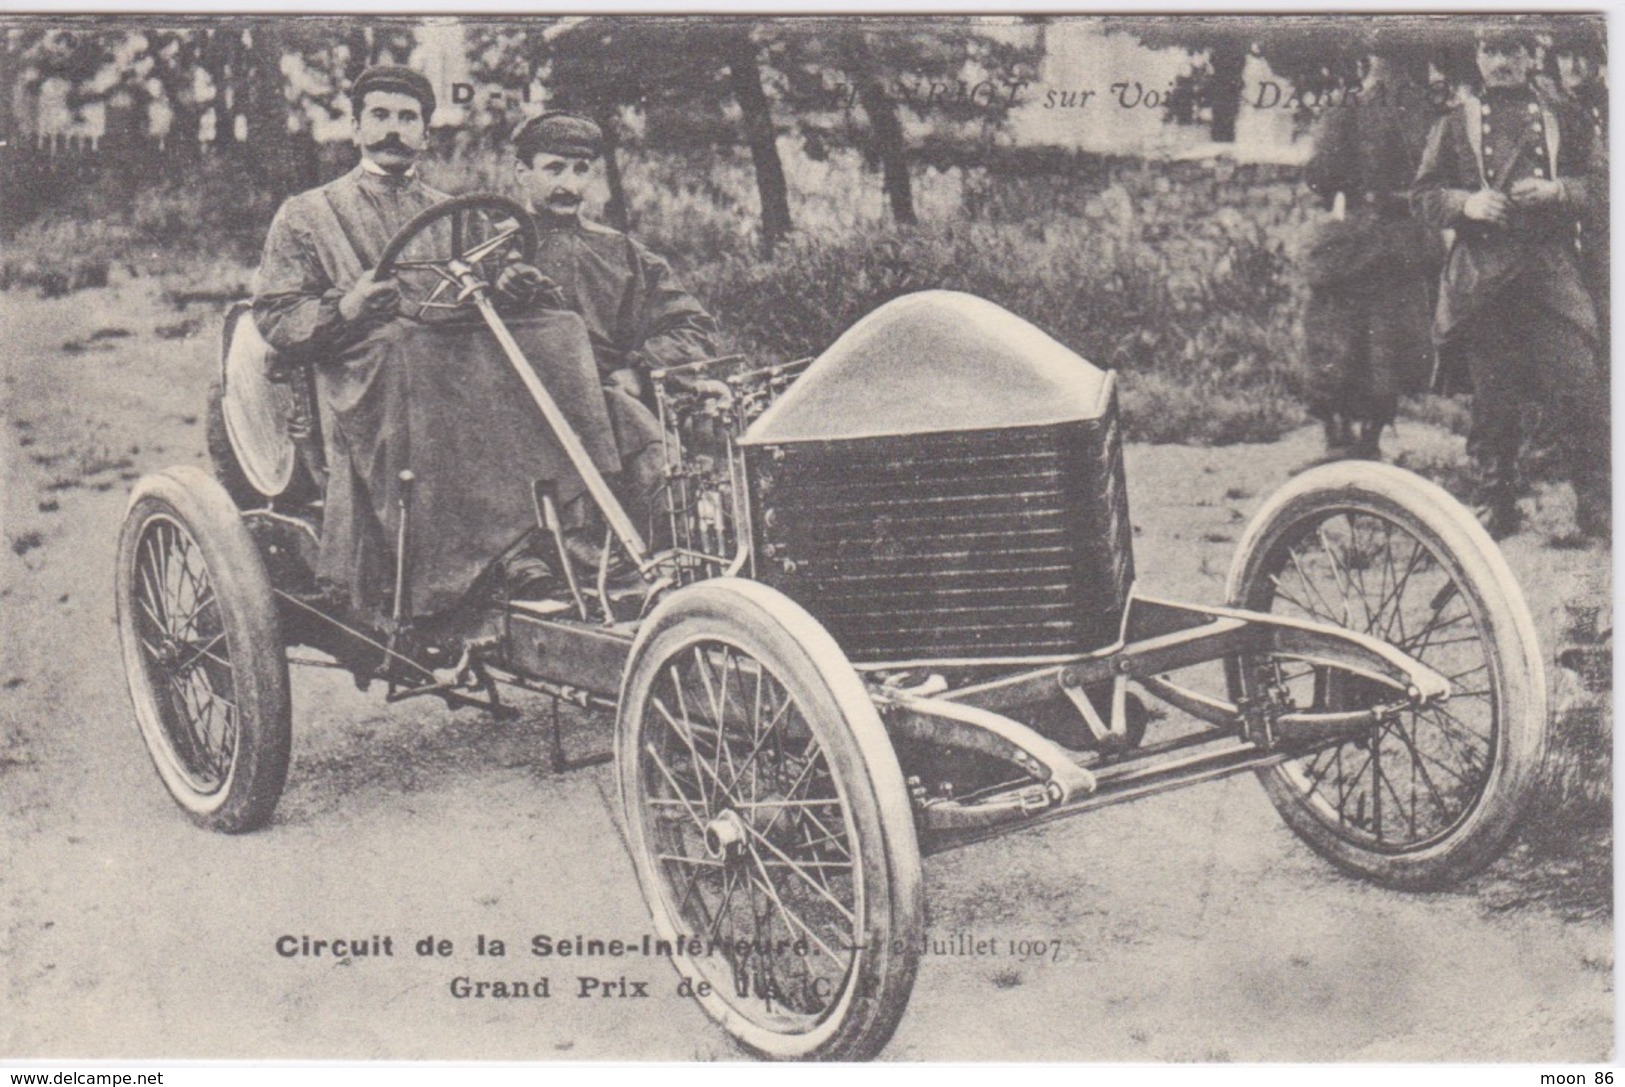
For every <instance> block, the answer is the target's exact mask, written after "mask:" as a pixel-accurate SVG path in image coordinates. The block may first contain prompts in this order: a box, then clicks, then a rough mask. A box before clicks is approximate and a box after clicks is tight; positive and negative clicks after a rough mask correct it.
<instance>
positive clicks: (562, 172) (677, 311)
mask: <svg viewBox="0 0 1625 1087" xmlns="http://www.w3.org/2000/svg"><path fill="white" fill-rule="evenodd" d="M513 146H514V155H515V158H516V159H517V162H516V163H515V175H516V177H517V179H518V181H519V187H520V189H521V191H522V192H523V194H524V197H525V202H526V205H527V206H528V207H529V208H530V210H531V213H532V214H533V215H534V216H535V219H536V226H537V229H538V234H539V236H540V242H539V244H538V245H537V248H536V264H535V266H534V267H533V266H530V265H514V266H511V267H510V268H509V269H508V270H507V271H506V272H505V273H504V274H503V275H502V276H501V277H500V278H499V279H498V281H497V287H498V289H499V290H501V291H504V292H506V293H508V294H510V295H515V296H525V295H528V294H529V293H530V292H532V291H534V290H535V289H536V288H537V287H539V286H544V285H546V286H552V287H555V288H556V294H554V292H547V293H548V294H551V295H553V297H562V300H563V303H564V305H565V307H566V308H568V309H570V310H573V311H574V312H576V313H578V314H580V316H581V317H582V319H583V320H584V321H585V323H586V325H587V332H588V335H589V337H590V338H591V341H592V350H593V356H594V358H595V360H596V362H597V364H598V371H599V376H600V378H601V379H602V381H603V382H604V385H605V396H606V398H607V400H608V407H609V417H610V422H611V424H612V426H613V428H614V431H615V434H614V439H615V444H616V447H617V448H618V450H619V452H620V455H621V461H622V464H623V466H624V468H623V471H622V475H621V479H620V481H619V482H620V486H619V488H618V489H619V490H620V492H621V498H622V500H623V502H625V504H626V506H627V509H628V512H629V513H630V514H631V515H632V517H633V518H634V520H636V521H638V522H639V523H640V528H641V527H643V526H644V525H645V524H647V523H649V520H650V517H651V515H652V514H653V512H654V510H653V499H654V492H655V490H656V489H657V488H658V486H659V484H660V482H661V451H660V441H661V435H660V428H659V424H658V423H657V422H656V420H655V418H654V415H653V413H652V412H650V411H649V409H648V408H647V407H646V406H645V405H644V404H643V403H642V402H641V401H640V400H639V399H638V394H639V391H640V390H641V389H642V388H643V382H644V380H645V379H644V376H643V375H644V374H645V373H646V372H647V371H649V370H654V369H660V368H662V367H671V366H678V365H681V364H683V363H687V362H694V361H697V360H699V359H704V358H710V357H712V356H714V355H715V353H716V352H715V348H714V345H713V337H714V335H715V333H716V324H715V322H714V321H713V320H712V319H711V316H710V315H709V314H708V313H706V311H705V308H704V307H703V306H701V305H700V304H699V302H697V301H695V299H694V297H693V296H692V295H690V294H689V293H688V292H687V291H685V290H684V289H683V288H682V286H681V285H680V284H679V283H678V282H677V278H676V276H675V275H674V274H673V273H672V270H671V266H670V265H669V264H667V263H666V261H665V260H663V259H662V258H661V257H659V256H657V255H656V254H655V253H653V252H652V251H650V250H649V249H648V248H647V247H646V246H644V245H643V244H642V243H641V242H639V241H637V240H636V239H634V238H631V237H629V236H627V235H626V234H623V233H621V232H620V231H618V230H614V229H611V228H610V227H607V226H604V225H602V224H600V223H595V222H593V221H591V220H589V219H585V218H583V217H582V215H581V206H582V202H583V200H584V198H585V196H586V194H587V192H588V190H589V189H590V188H591V187H592V186H593V185H594V184H595V183H596V182H597V181H598V180H599V178H600V177H601V176H602V173H603V153H604V134H603V131H602V130H601V129H600V128H599V127H598V125H597V124H596V123H594V122H593V121H592V120H590V119H588V118H586V117H582V116H580V115H578V114H574V113H569V112H566V111H562V110H554V111H550V112H547V113H543V114H541V115H539V116H536V117H532V118H530V119H528V120H527V121H525V122H523V123H522V124H521V125H520V126H519V127H518V128H517V129H516V130H515V131H514V135H513ZM697 384H698V385H699V386H701V387H702V388H703V389H704V390H705V391H708V392H711V393H714V394H715V395H717V396H719V397H726V396H727V395H728V390H727V386H726V385H724V384H723V383H721V382H715V381H710V382H699V383H697Z"/></svg>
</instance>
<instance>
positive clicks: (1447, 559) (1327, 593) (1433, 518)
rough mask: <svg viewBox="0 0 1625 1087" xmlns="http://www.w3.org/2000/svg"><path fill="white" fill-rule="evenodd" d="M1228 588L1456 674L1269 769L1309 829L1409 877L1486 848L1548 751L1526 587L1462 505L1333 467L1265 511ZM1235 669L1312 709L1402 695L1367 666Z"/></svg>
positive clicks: (1392, 879) (1337, 856)
mask: <svg viewBox="0 0 1625 1087" xmlns="http://www.w3.org/2000/svg"><path fill="white" fill-rule="evenodd" d="M1230 598H1231V600H1232V601H1233V602H1235V603H1236V604H1238V605H1239V606H1241V607H1244V608H1248V609H1250V610H1254V611H1266V612H1274V613H1278V614H1282V615H1287V616H1291V617H1295V618H1301V619H1309V620H1313V621H1315V622H1319V623H1325V624H1328V625H1333V626H1339V627H1344V628H1346V629H1349V630H1352V631H1356V632H1359V633H1361V634H1367V635H1370V636H1372V637H1375V638H1378V639H1380V640H1382V641H1385V642H1387V643H1389V644H1390V645H1393V646H1395V647H1397V648H1399V649H1401V650H1403V651H1404V652H1406V653H1407V654H1409V655H1410V656H1412V657H1414V658H1415V659H1417V660H1419V661H1421V662H1422V663H1424V664H1426V665H1428V666H1429V667H1431V668H1433V669H1434V670H1435V671H1437V672H1439V673H1441V674H1442V675H1444V676H1445V677H1447V678H1448V679H1449V681H1450V683H1451V688H1452V689H1451V695H1450V698H1449V699H1448V700H1447V701H1445V702H1443V703H1440V704H1436V705H1430V706H1427V707H1422V708H1410V709H1405V710H1402V711H1400V712H1399V713H1397V714H1393V715H1389V716H1388V717H1386V718H1385V719H1384V720H1382V721H1381V722H1380V723H1378V724H1376V725H1373V726H1372V727H1371V728H1370V729H1368V730H1366V731H1365V732H1363V733H1362V734H1360V735H1358V736H1356V737H1353V738H1350V739H1347V740H1344V741H1343V742H1340V743H1336V744H1332V745H1329V746H1325V747H1322V748H1320V749H1318V750H1314V751H1311V752H1308V753H1306V754H1303V755H1301V756H1299V757H1295V758H1293V759H1291V760H1288V761H1287V762H1284V763H1282V764H1280V765H1279V766H1276V767H1273V768H1271V769H1269V770H1267V771H1264V772H1263V773H1262V774H1261V777H1262V780H1263V782H1264V784H1265V787H1266V789H1267V791H1268V792H1269V795H1270V798H1271V800H1272V801H1274V802H1275V805H1276V807H1277V809H1278V810H1280V811H1281V813H1282V815H1283V816H1284V817H1285V818H1286V820H1287V822H1288V824H1289V825H1290V826H1292V828H1293V829H1294V830H1295V831H1296V832H1297V833H1298V834H1299V835H1300V836H1302V837H1303V838H1304V839H1305V840H1306V841H1307V842H1308V843H1309V844H1310V845H1311V846H1312V847H1313V848H1315V849H1316V850H1317V851H1319V852H1321V853H1322V854H1324V855H1326V856H1327V857H1329V858H1330V859H1331V860H1332V861H1334V862H1335V863H1337V864H1339V865H1341V866H1342V867H1345V868H1348V869H1351V870H1354V871H1357V872H1359V873H1361V874H1363V875H1367V876H1370V877H1372V878H1375V879H1378V880H1379V881H1383V882H1388V883H1392V884H1395V885H1399V886H1414V887H1424V886H1435V885H1438V884H1440V883H1442V882H1446V881H1449V880H1453V879H1459V878H1461V877H1463V876H1465V875H1467V874H1469V873H1471V872H1473V871H1476V870H1477V869H1479V868H1481V867H1483V866H1484V865H1485V864H1488V863H1489V862H1490V861H1491V860H1493V859H1494V857H1495V856H1496V855H1497V854H1498V853H1499V851H1500V850H1501V848H1502V847H1503V846H1504V844H1505V842H1506V839H1507V837H1508V836H1509V835H1510V833H1511V831H1512V829H1513V828H1514V826H1515V823H1516V819H1517V816H1518V814H1519V812H1520V811H1521V809H1522V806H1523V804H1524V801H1525V798H1526V795H1527V793H1528V791H1529V788H1530V786H1531V784H1532V781H1533V775H1534V772H1535V770H1536V768H1537V767H1538V766H1539V763H1540V760H1541V756H1542V752H1543V750H1544V743H1545V739H1544V737H1545V727H1546V699H1545V684H1544V675H1543V672H1542V669H1541V666H1540V658H1539V650H1538V647H1537V646H1536V642H1535V636H1534V631H1533V623H1532V621H1531V620H1530V618H1529V614H1528V609H1527V607H1526V606H1525V605H1524V602H1523V599H1522V596H1521V594H1520V593H1519V591H1518V588H1517V584H1516V582H1515V581H1514V580H1513V579H1512V575H1511V573H1510V571H1508V570H1507V568H1506V565H1505V562H1504V560H1503V559H1502V558H1501V555H1500V553H1499V551H1497V550H1496V549H1495V546H1494V544H1493V543H1491V542H1490V540H1489V538H1488V537H1487V536H1486V535H1485V534H1484V533H1483V531H1482V529H1480V528H1479V526H1478V525H1477V523H1476V522H1475V521H1474V520H1473V519H1472V517H1471V515H1470V514H1468V513H1467V512H1466V511H1465V510H1463V509H1462V508H1461V507H1460V505H1459V504H1457V503H1456V502H1455V501H1454V500H1453V499H1451V498H1450V497H1449V496H1448V495H1446V494H1445V493H1444V492H1443V491H1441V490H1439V489H1438V488H1436V487H1434V486H1432V485H1431V484H1428V483H1426V482H1425V481H1423V480H1420V479H1417V478H1416V477H1414V476H1411V475H1410V474H1409V473H1406V472H1403V471H1400V470H1399V469H1395V468H1391V467H1387V466H1381V465H1369V464H1357V465H1351V464H1335V465H1328V466H1326V467H1325V468H1322V469H1318V470H1317V471H1315V472H1311V473H1306V474H1305V475H1304V476H1302V477H1300V478H1299V479H1298V480H1295V481H1294V482H1293V484H1291V485H1289V486H1288V487H1287V488H1286V489H1285V490H1283V492H1281V494H1280V495H1278V496H1277V497H1276V498H1275V499H1273V500H1272V501H1271V503H1270V504H1269V505H1268V506H1267V507H1266V508H1265V509H1264V510H1263V511H1261V512H1260V514H1259V515H1258V517H1257V518H1256V519H1255V521H1254V523H1253V525H1252V526H1251V527H1250V528H1249V530H1248V533H1247V535H1246V537H1245V539H1244V540H1243V543H1242V547H1241V549H1240V551H1239V552H1238V554H1237V557H1236V561H1235V563H1234V565H1233V566H1232V570H1231V581H1230ZM1231 680H1232V685H1233V687H1234V688H1235V693H1236V694H1237V695H1238V696H1239V697H1243V698H1259V697H1263V695H1264V692H1265V691H1266V690H1267V689H1268V688H1271V687H1274V688H1277V689H1278V690H1280V691H1284V692H1285V694H1286V695H1287V697H1288V698H1289V700H1290V702H1291V703H1292V705H1294V706H1296V707H1298V708H1300V709H1305V710H1311V711H1316V712H1338V711H1347V710H1359V709H1367V708H1371V707H1374V706H1377V705H1380V704H1384V703H1392V702H1393V701H1394V695H1393V692H1392V691H1391V690H1390V689H1388V688H1386V687H1384V686H1383V685H1381V684H1378V683H1376V682H1374V681H1371V680H1367V679H1363V678H1361V677H1359V676H1356V675H1353V674H1350V673H1347V672H1344V671H1342V670H1340V669H1337V668H1335V667H1330V666H1327V665H1324V664H1316V663H1311V662H1304V661H1298V660H1281V659H1264V658H1242V659H1241V660H1239V661H1237V662H1234V663H1233V665H1232V668H1231Z"/></svg>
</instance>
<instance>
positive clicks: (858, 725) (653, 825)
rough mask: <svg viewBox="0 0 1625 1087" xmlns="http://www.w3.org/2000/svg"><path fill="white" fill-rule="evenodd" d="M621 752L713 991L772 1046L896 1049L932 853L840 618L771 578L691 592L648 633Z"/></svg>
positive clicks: (826, 1053) (750, 1036)
mask: <svg viewBox="0 0 1625 1087" xmlns="http://www.w3.org/2000/svg"><path fill="white" fill-rule="evenodd" d="M616 764H617V769H618V772H619V777H620V785H621V798H622V805H623V810H624V812H625V816H626V823H627V837H628V844H629V846H630V848H631V853H632V859H633V863H634V865H635V867H636V869H637V873H638V879H639V882H640V883H641V885H642V887H643V892H644V896H645V898H646V899H647V900H648V903H649V906H650V908H651V911H652V912H653V914H654V925H655V930H656V932H657V933H658V934H659V936H660V937H661V938H662V939H666V940H670V941H673V947H674V955H673V958H674V960H675V962H676V963H677V966H678V968H679V970H680V971H681V972H682V973H683V974H684V975H685V976H686V977H688V978H689V979H690V983H691V989H690V991H691V992H692V995H694V996H695V997H696V999H697V1000H698V1001H699V1003H700V1004H701V1006H702V1007H704V1009H705V1010H706V1011H707V1012H708V1013H709V1014H710V1015H711V1016H712V1018H714V1019H715V1020H716V1021H717V1022H718V1023H720V1024H721V1025H722V1026H723V1027H724V1029H726V1030H727V1031H728V1032H729V1033H730V1034H732V1035H733V1037H734V1038H735V1039H737V1040H738V1041H739V1042H740V1043H741V1044H743V1045H744V1046H745V1047H746V1048H748V1049H750V1050H751V1051H753V1052H755V1053H757V1054H759V1055H762V1056H766V1057H773V1058H781V1059H825V1060H861V1059H866V1058H868V1057H871V1056H873V1055H874V1054H875V1053H876V1052H878V1051H879V1050H880V1048H881V1047H882V1046H883V1045H885V1043H886V1041H887V1040H888V1039H889V1038H890V1037H891V1034H892V1031H893V1030H894V1029H895V1028H896V1026H897V1022H898V1020H899V1019H900V1018H901V1017H902V1014H903V1010H904V1008H905V1007H906V1005H907V1003H908V997H909V993H910V990H911V989H912V987H913V984H914V974H915V970H916V967H917V965H918V961H919V953H920V940H921V937H922V923H923V899H922V890H921V881H920V854H919V846H918V843H917V841H916V838H915V828H914V822H913V816H912V813H911V811H910V808H909V803H908V797H907V794H906V792H905V791H904V787H903V781H902V774H901V771H900V770H899V768H898V765H897V758H896V755H895V754H894V753H893V751H892V748H891V745H890V742H889V741H888V739H887V737H886V733H885V730H884V728H883V727H882V725H881V723H880V718H879V716H878V714H877V713H876V711H875V707H874V704H873V703H872V702H871V701H870V699H869V697H868V695H867V693H866V692H865V691H864V688H863V685H862V683H861V681H859V679H858V677H857V675H856V673H854V672H853V670H852V668H851V666H850V665H848V664H847V663H846V660H845V658H844V656H843V655H842V654H841V651H840V650H839V648H837V647H836V645H835V642H834V640H833V639H832V638H831V637H830V636H829V634H828V633H827V632H826V631H825V630H824V629H823V628H822V627H821V626H819V625H818V623H817V622H816V621H815V620H814V619H813V618H812V617H811V616H809V615H808V614H807V613H806V612H805V611H804V610H803V609H802V608H801V607H800V606H798V605H796V604H794V603H793V602H791V601H790V600H789V599H788V598H787V597H785V596H783V595H782V594H780V593H778V592H776V591H775V590H773V589H770V588H768V587H767V586H764V585H760V584H757V583H754V582H748V581H737V580H733V579H717V580H714V581H709V582H704V583H701V584H698V585H695V586H692V587H689V588H686V589H682V590H679V591H678V592H676V593H674V594H673V595H672V596H670V597H668V598H667V600H666V601H665V602H664V603H663V604H662V605H661V606H660V607H659V608H657V609H656V611H655V612H654V613H653V614H652V615H651V616H650V618H649V619H648V620H647V621H646V623H645V624H644V627H643V628H642V630H641V631H640V633H639V637H638V643H637V646H636V647H635V648H634V650H633V657H632V662H631V666H630V669H629V671H628V674H627V679H626V682H625V686H624V688H623V690H622V698H621V704H620V713H619V721H618V724H617V728H616ZM702 983H703V987H702Z"/></svg>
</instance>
